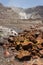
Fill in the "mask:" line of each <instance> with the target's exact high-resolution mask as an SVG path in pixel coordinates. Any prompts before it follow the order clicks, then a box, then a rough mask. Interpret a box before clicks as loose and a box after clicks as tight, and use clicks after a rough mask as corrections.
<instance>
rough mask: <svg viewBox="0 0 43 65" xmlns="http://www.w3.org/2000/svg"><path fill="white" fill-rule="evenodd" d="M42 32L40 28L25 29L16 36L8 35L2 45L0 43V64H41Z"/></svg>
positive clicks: (42, 55)
mask: <svg viewBox="0 0 43 65" xmlns="http://www.w3.org/2000/svg"><path fill="white" fill-rule="evenodd" d="M42 34H43V32H41V31H40V30H39V31H36V30H32V31H31V32H29V31H26V30H25V31H23V32H22V33H19V35H18V36H17V37H13V36H10V37H9V38H8V39H7V41H6V42H4V43H3V45H1V43H0V65H43V35H42ZM37 35H38V37H37ZM31 44H32V45H31ZM34 45H35V46H34ZM37 50H38V52H36V51H37ZM34 51H35V52H34ZM30 54H31V59H29V58H30ZM37 54H38V55H37ZM27 57H28V59H27Z"/></svg>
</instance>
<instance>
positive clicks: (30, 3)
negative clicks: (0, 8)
mask: <svg viewBox="0 0 43 65" xmlns="http://www.w3.org/2000/svg"><path fill="white" fill-rule="evenodd" d="M0 3H2V4H3V5H5V6H12V7H14V6H15V7H21V8H30V7H35V6H42V5H43V0H0Z"/></svg>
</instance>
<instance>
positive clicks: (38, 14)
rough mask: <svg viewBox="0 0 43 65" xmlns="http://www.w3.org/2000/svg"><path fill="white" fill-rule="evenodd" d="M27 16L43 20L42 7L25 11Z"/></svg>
mask: <svg viewBox="0 0 43 65" xmlns="http://www.w3.org/2000/svg"><path fill="white" fill-rule="evenodd" d="M25 12H26V14H27V15H29V14H31V16H30V18H31V17H33V18H43V6H37V7H33V8H27V9H25Z"/></svg>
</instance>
